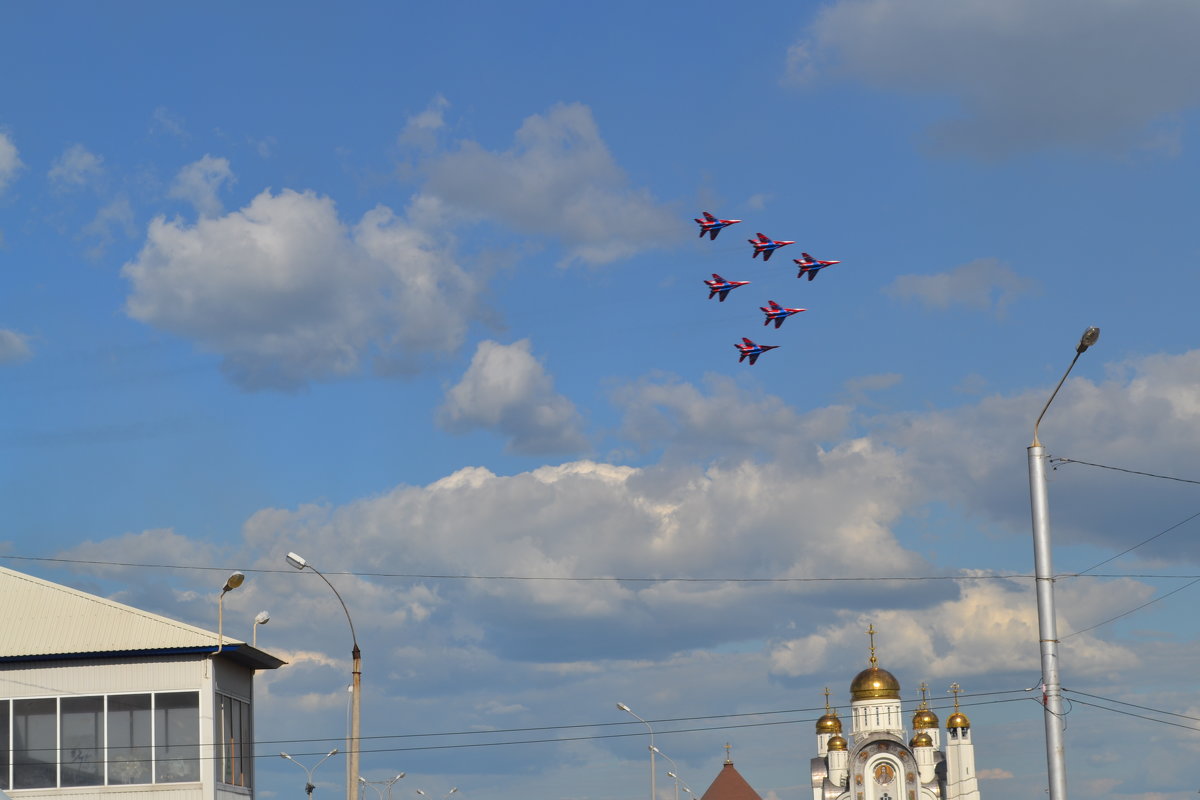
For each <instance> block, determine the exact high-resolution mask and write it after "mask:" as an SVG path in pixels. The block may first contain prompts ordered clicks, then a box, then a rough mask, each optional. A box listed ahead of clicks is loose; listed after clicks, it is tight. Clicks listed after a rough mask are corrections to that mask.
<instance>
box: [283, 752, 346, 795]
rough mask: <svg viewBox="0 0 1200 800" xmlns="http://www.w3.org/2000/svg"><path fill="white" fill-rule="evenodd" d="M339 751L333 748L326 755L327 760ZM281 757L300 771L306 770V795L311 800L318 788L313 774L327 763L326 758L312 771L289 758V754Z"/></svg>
mask: <svg viewBox="0 0 1200 800" xmlns="http://www.w3.org/2000/svg"><path fill="white" fill-rule="evenodd" d="M337 751H338V749H337V748H336V747H335V748H333V749H332V750H330V751H329V752H328V753H326V754H325V758H329V757H330V756H332V755H335V754H336V753H337ZM279 757H280V758H284V759H287V760H288V761H290V762H292V763H293V764H295V765H296V766H297V767H299V768H300V769H302V770H304V793H305V794H307V795H308V796H309V798H311V797H312V793H313V789H315V788H317V787H316V784H314V783H313V780H312V776H313V773H314V772H316V769H317V767H319V766H321V765H322V764H324V763H325V758H322V759H321V760H320V761H318V762H317V763H316V764H313V765H312V768H311V769H310V768H309V767H306V766H304V765H303V764H301V763H300V762H299V761H297V760H296V759H294V758H292V757H291V756H289V755H288V754H287V753H280V754H279Z"/></svg>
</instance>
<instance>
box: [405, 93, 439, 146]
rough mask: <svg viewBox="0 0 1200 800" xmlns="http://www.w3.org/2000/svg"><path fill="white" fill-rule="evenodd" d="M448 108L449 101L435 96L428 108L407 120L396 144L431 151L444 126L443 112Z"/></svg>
mask: <svg viewBox="0 0 1200 800" xmlns="http://www.w3.org/2000/svg"><path fill="white" fill-rule="evenodd" d="M449 107H450V101H448V100H447V99H446V98H445V97H442V96H441V95H440V94H439V95H436V96H435V97H434V98H433V100H432V101H430V103H429V107H428V108H426V109H425V110H424V111H422V112H420V113H419V114H414V115H413V116H411V117H409V118H408V121H407V122H405V124H404V130H402V131H401V132H400V135H399V136H398V137H397V139H396V141H397V143H399V144H401V145H408V146H411V147H418V148H420V149H422V150H432V149H433V148H434V147H436V146H437V137H438V133H439V132H440V131H441V130H442V129H443V128H444V127H445V126H446V119H445V112H446V109H447V108H449Z"/></svg>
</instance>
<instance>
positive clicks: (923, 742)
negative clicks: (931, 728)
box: [908, 731, 933, 747]
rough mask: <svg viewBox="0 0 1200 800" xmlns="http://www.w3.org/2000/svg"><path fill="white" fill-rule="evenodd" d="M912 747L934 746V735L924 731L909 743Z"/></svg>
mask: <svg viewBox="0 0 1200 800" xmlns="http://www.w3.org/2000/svg"><path fill="white" fill-rule="evenodd" d="M908 744H909V746H910V747H933V737H932V736H930V735H929V734H928V733H925V732H924V731H922V732H921V733H918V734H917V735H916V736H914V737H913V738H912V741H911V742H909V743H908Z"/></svg>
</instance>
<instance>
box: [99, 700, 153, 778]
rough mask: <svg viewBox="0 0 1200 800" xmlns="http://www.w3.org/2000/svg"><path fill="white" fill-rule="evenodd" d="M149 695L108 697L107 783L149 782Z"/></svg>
mask: <svg viewBox="0 0 1200 800" xmlns="http://www.w3.org/2000/svg"><path fill="white" fill-rule="evenodd" d="M150 706H151V703H150V695H148V694H118V695H110V696H109V698H108V785H109V786H118V785H123V784H130V783H150V764H151V748H150Z"/></svg>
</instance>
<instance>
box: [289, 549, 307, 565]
mask: <svg viewBox="0 0 1200 800" xmlns="http://www.w3.org/2000/svg"><path fill="white" fill-rule="evenodd" d="M287 562H288V563H289V564H291V565H292V566H293V567H295V568H296V569H304V568H305V567H307V566H308V562H307V561H305V560H304V558H303V556H300V555H297V554H296V553H288V554H287Z"/></svg>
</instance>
